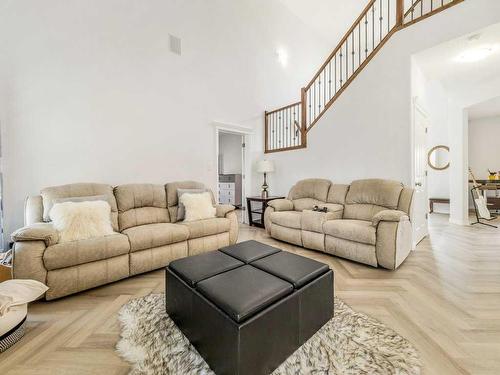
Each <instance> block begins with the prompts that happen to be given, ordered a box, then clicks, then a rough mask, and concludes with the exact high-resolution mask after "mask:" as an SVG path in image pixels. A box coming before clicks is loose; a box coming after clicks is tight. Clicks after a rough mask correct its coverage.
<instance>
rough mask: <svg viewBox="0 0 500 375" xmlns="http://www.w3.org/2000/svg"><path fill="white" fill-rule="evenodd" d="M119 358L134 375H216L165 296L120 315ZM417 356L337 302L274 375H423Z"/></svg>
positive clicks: (137, 302)
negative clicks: (178, 322)
mask: <svg viewBox="0 0 500 375" xmlns="http://www.w3.org/2000/svg"><path fill="white" fill-rule="evenodd" d="M119 321H120V323H121V327H122V332H121V339H120V340H119V342H118V344H117V351H118V353H119V354H120V355H121V356H122V357H123V358H124V359H125V360H127V361H128V362H130V363H131V364H132V368H131V371H130V374H133V375H139V374H141V375H146V374H147V375H153V374H186V375H188V374H192V375H194V374H196V375H212V374H214V372H213V371H212V370H211V369H210V368H209V367H208V365H207V364H206V362H205V361H204V359H203V358H202V357H201V356H200V355H199V354H198V352H197V351H196V349H195V348H194V347H193V346H192V345H191V344H190V343H189V341H188V340H187V339H186V337H185V336H184V335H183V334H182V333H181V331H180V330H179V329H178V328H177V326H176V325H175V324H174V322H173V321H172V320H171V319H170V318H169V317H168V315H167V314H166V312H165V295H164V294H150V295H147V296H145V297H141V298H137V299H134V300H131V301H129V302H128V303H127V304H126V305H124V306H123V307H122V308H121V310H120V312H119ZM420 368H421V363H420V359H419V355H418V352H417V350H416V349H415V348H414V347H413V346H412V345H411V344H410V343H409V342H408V341H407V340H406V339H405V338H403V337H401V336H400V335H398V334H397V333H396V332H394V331H393V330H392V329H390V328H388V327H387V326H385V325H384V324H382V323H380V322H378V321H377V320H375V319H373V318H371V317H369V316H367V315H365V314H362V313H358V312H355V311H353V310H352V309H351V308H350V307H349V306H347V305H346V304H345V303H344V302H343V301H342V300H340V299H338V298H335V311H334V317H333V318H332V319H331V320H330V321H329V322H328V323H327V324H325V325H324V326H323V327H322V328H321V329H320V330H319V331H318V332H317V333H316V334H315V335H314V336H313V337H311V338H310V339H309V340H308V341H307V342H306V343H305V344H304V345H302V346H301V347H300V348H299V349H297V350H296V351H295V353H293V354H292V355H291V356H290V357H288V359H287V360H286V361H285V362H283V363H282V364H281V366H280V367H278V368H277V369H276V370H275V371H274V372H273V375H292V374H293V375H299V374H318V375H319V374H325V375H327V374H328V375H333V374H343V375H345V374H384V375H385V374H398V375H405V374H420Z"/></svg>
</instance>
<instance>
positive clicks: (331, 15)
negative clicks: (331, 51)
mask: <svg viewBox="0 0 500 375" xmlns="http://www.w3.org/2000/svg"><path fill="white" fill-rule="evenodd" d="M279 1H280V2H281V3H282V4H283V5H284V6H285V7H287V8H288V9H289V10H290V11H291V12H292V13H293V14H295V15H296V16H297V17H298V18H299V19H300V20H301V21H302V22H303V23H304V24H305V25H306V26H308V27H310V28H311V29H312V30H313V31H315V32H316V34H317V35H318V36H319V37H320V38H322V39H323V40H324V41H326V42H328V43H330V44H331V45H332V48H333V47H335V46H336V45H337V43H338V42H339V41H340V39H341V38H342V36H344V34H345V33H346V32H347V30H348V29H349V27H351V25H352V23H353V22H354V21H355V20H356V18H357V17H358V16H359V15H360V14H361V11H362V10H363V8H364V7H365V6H366V4H367V0H349V1H346V0H307V1H306V0H279Z"/></svg>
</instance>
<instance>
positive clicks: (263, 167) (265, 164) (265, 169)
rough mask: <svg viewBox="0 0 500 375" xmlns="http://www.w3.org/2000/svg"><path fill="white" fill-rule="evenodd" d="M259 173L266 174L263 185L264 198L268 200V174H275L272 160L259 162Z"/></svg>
mask: <svg viewBox="0 0 500 375" xmlns="http://www.w3.org/2000/svg"><path fill="white" fill-rule="evenodd" d="M257 172H259V173H264V183H263V184H262V194H261V196H262V198H267V197H268V196H269V192H268V191H267V189H269V185H268V184H267V179H266V178H267V174H268V173H270V172H274V163H273V162H272V161H271V160H261V161H259V162H257Z"/></svg>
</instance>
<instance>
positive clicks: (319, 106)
mask: <svg viewBox="0 0 500 375" xmlns="http://www.w3.org/2000/svg"><path fill="white" fill-rule="evenodd" d="M323 86H324V85H323ZM320 113H321V72H319V75H318V115H319V114H320Z"/></svg>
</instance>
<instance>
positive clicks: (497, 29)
mask: <svg viewBox="0 0 500 375" xmlns="http://www.w3.org/2000/svg"><path fill="white" fill-rule="evenodd" d="M484 47H488V48H490V47H491V48H492V50H493V52H492V54H491V55H490V56H489V57H487V58H485V59H484V60H480V61H475V62H459V61H457V57H458V56H460V55H462V54H463V53H464V52H468V51H470V50H477V49H481V48H484ZM414 58H415V61H416V63H417V64H418V65H419V67H420V68H421V70H422V72H423V73H424V75H425V76H426V77H427V78H428V79H430V80H439V81H440V82H441V83H442V84H443V86H444V87H445V88H446V89H448V90H454V91H458V90H468V89H469V88H472V87H477V86H479V85H481V84H484V83H487V82H489V81H491V80H493V79H494V78H498V77H499V76H500V23H498V24H494V25H491V26H488V27H487V28H484V29H482V30H479V31H477V32H475V33H472V34H469V35H466V36H463V37H460V38H458V39H454V40H451V41H449V42H446V43H443V44H440V45H438V46H436V47H433V48H430V49H427V50H425V51H422V52H419V53H418V54H416V55H414Z"/></svg>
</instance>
